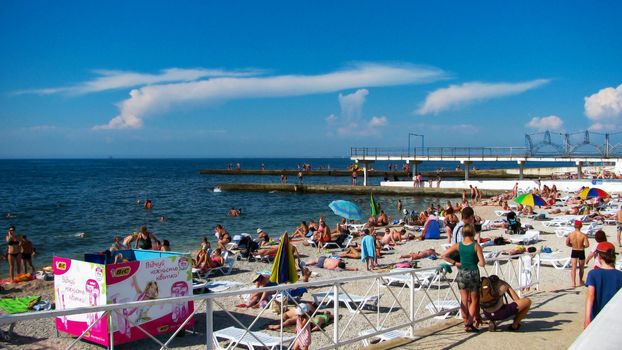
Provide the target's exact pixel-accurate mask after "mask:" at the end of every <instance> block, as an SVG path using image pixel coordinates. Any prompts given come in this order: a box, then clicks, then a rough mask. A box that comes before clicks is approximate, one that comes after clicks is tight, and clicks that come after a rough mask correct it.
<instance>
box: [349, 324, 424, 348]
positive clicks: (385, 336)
mask: <svg viewBox="0 0 622 350" xmlns="http://www.w3.org/2000/svg"><path fill="white" fill-rule="evenodd" d="M378 330H379V331H382V328H381V329H378ZM374 332H376V330H375V329H366V330H364V331H361V332H359V335H361V336H366V335H368V334H372V333H374ZM408 334H409V333H408V332H407V331H404V330H401V329H395V330H392V331H388V332H385V333H382V334H378V335H376V336H375V337H374V338H377V339H379V341H378V342H379V343H381V342H383V341H387V340H391V339H395V338H409V339H415V338H413V337H410V336H409V335H408ZM370 340H371V339H370V338H363V339H361V342H362V343H363V346H369V345H371V344H370Z"/></svg>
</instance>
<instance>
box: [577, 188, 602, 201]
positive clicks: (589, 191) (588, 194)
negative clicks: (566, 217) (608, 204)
mask: <svg viewBox="0 0 622 350" xmlns="http://www.w3.org/2000/svg"><path fill="white" fill-rule="evenodd" d="M607 197H609V193H607V192H605V191H603V190H601V189H600V188H598V187H589V188H585V189H584V190H583V191H581V193H579V198H581V199H587V198H607Z"/></svg>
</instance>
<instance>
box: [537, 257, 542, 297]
mask: <svg viewBox="0 0 622 350" xmlns="http://www.w3.org/2000/svg"><path fill="white" fill-rule="evenodd" d="M540 259H541V256H540V253H539V252H538V267H536V278H537V280H536V282H537V283H538V284H537V286H538V287H537V289H536V290H537V291H538V292H539V291H540V265H542V260H540Z"/></svg>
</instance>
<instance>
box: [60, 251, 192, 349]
mask: <svg viewBox="0 0 622 350" xmlns="http://www.w3.org/2000/svg"><path fill="white" fill-rule="evenodd" d="M143 255H148V253H147V252H144V253H142V252H141V258H143V259H144V257H143ZM54 271H55V275H56V277H55V288H56V303H57V305H58V308H59V309H65V308H75V307H80V306H93V305H104V304H116V303H124V302H130V301H140V300H153V299H163V298H170V297H179V296H187V295H191V294H192V268H191V263H190V260H189V258H188V257H187V256H186V255H182V254H176V255H174V254H171V255H168V256H162V257H156V258H154V259H146V260H139V261H128V262H123V263H120V264H109V265H99V264H93V263H88V262H83V261H78V260H71V259H65V258H58V257H55V258H54ZM193 310H194V304H193V303H192V302H185V303H178V304H161V305H154V306H149V307H133V308H127V309H121V310H115V311H113V312H112V313H111V316H110V317H112V319H111V326H112V329H111V330H110V331H112V332H114V335H113V337H114V344H115V345H118V344H123V343H128V342H132V341H135V340H138V339H142V338H145V337H147V335H146V334H145V333H144V332H143V331H141V330H140V329H139V328H138V327H136V326H140V328H142V329H143V330H145V331H147V332H149V334H152V335H154V336H157V335H159V334H165V333H172V332H174V331H175V330H177V329H178V328H179V327H180V326H181V324H182V323H183V322H184V320H185V319H186V318H187V317H188V316H189V315H190V314H191V313H192V311H193ZM99 315H100V314H96V313H93V314H87V315H72V316H67V317H58V318H57V319H56V326H57V329H58V330H59V331H61V332H67V333H69V334H72V335H79V334H81V333H82V332H83V331H84V330H86V328H87V327H88V326H89V325H90V324H92V323H93V322H94V320H96V319H97V317H98V316H99ZM107 321H108V318H107V317H105V318H103V319H102V320H101V321H100V322H98V323H97V325H95V326H94V327H93V328H92V329H91V330H90V332H89V334H88V335H87V336H86V337H85V339H87V340H90V341H93V342H95V343H98V344H101V345H104V346H108V345H109V344H108V343H109V337H110V336H109V335H108V331H109V329H108V327H109V324H108V323H107ZM193 324H194V320H191V321H190V322H189V323H188V324H187V326H186V327H187V328H188V327H191V326H192V325H193Z"/></svg>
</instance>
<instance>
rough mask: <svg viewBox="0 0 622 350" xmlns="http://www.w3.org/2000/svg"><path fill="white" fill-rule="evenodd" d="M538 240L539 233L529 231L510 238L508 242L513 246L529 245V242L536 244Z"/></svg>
mask: <svg viewBox="0 0 622 350" xmlns="http://www.w3.org/2000/svg"><path fill="white" fill-rule="evenodd" d="M539 240H540V231H537V230H529V231H527V232H525V233H524V234H522V235H513V236H510V242H512V243H514V244H529V243H531V242H534V243H535V242H538V241H539Z"/></svg>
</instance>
